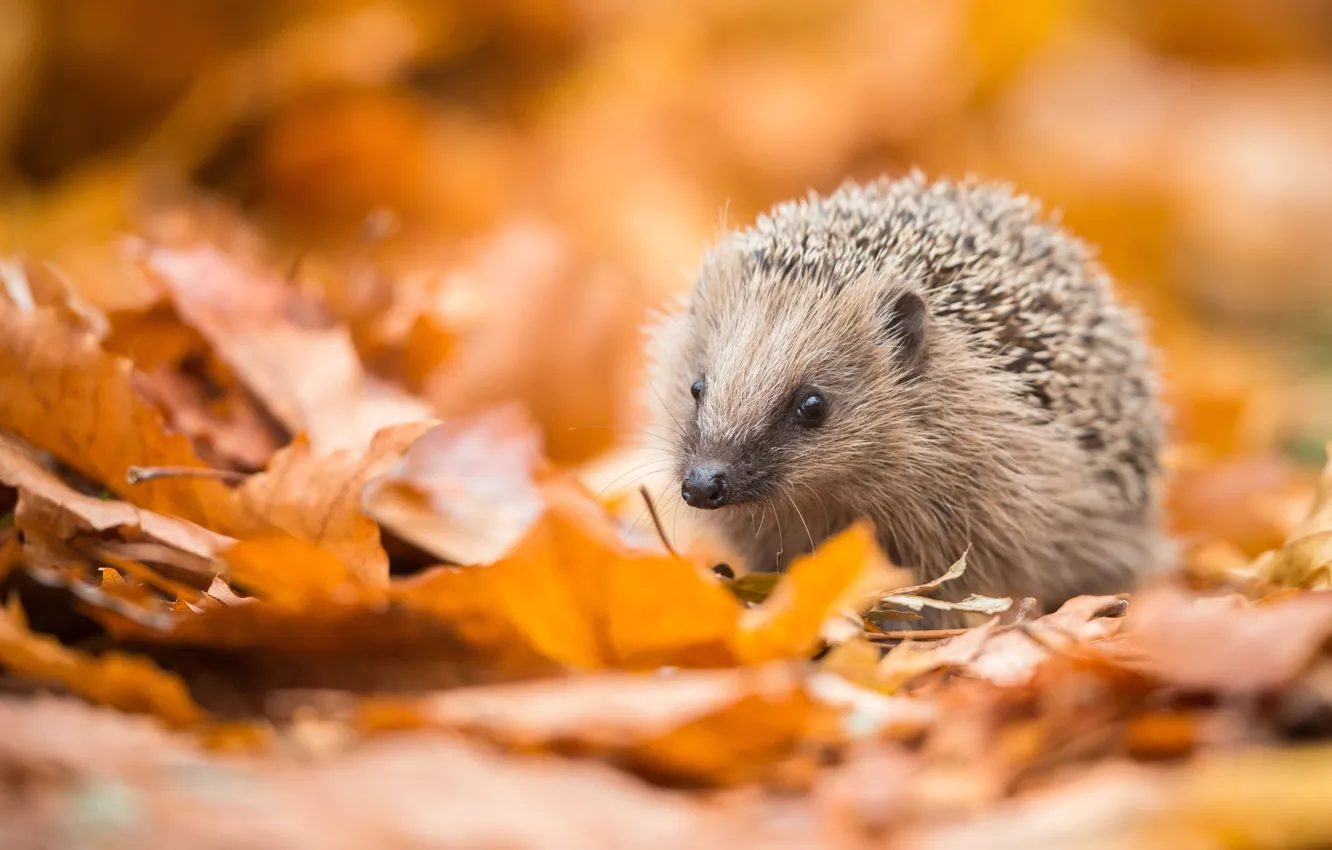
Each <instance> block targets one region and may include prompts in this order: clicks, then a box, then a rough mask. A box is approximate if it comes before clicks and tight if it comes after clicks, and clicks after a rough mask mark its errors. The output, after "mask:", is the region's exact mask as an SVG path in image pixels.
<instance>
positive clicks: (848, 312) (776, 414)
mask: <svg viewBox="0 0 1332 850" xmlns="http://www.w3.org/2000/svg"><path fill="white" fill-rule="evenodd" d="M926 318H927V316H926V309H925V304H924V302H923V300H922V299H921V297H920V295H919V294H917V292H916V291H915V290H914V289H911V288H908V287H900V288H897V287H892V286H886V285H884V284H883V283H882V282H878V283H877V284H876V282H874V281H863V282H855V283H853V284H849V285H846V286H842V287H826V286H816V285H808V286H792V285H790V284H783V283H780V282H777V281H772V280H768V281H764V280H761V279H754V280H752V281H750V282H748V283H747V284H746V285H743V286H727V287H707V288H704V289H701V290H700V291H698V292H696V294H695V300H694V302H693V303H692V304H691V306H690V311H689V315H688V316H687V317H686V328H687V329H688V336H689V339H688V340H687V342H686V344H685V345H684V346H683V349H684V354H683V357H682V360H681V362H680V364H679V365H680V367H681V368H682V369H683V371H684V375H683V376H682V377H683V378H684V380H683V381H680V383H681V385H680V386H672V387H670V388H663V387H657V388H656V389H657V391H658V392H659V393H660V392H663V391H664V392H666V393H667V394H668V395H669V397H670V402H669V403H667V407H668V409H670V410H671V411H672V417H673V419H675V420H676V421H675V422H674V423H672V424H674V425H676V426H678V428H679V431H680V434H679V441H678V446H677V449H678V452H677V454H678V457H679V468H678V474H679V476H680V481H681V489H680V493H681V497H682V499H683V500H684V502H685V503H686V504H688V505H689V506H691V507H694V508H699V509H704V510H712V509H717V508H725V507H728V506H743V505H750V506H762V505H765V504H767V503H769V502H773V501H781V502H783V503H785V502H786V501H788V500H789V501H791V502H792V503H809V502H811V501H815V502H816V501H819V500H820V497H819V495H818V494H822V493H827V492H829V491H830V490H835V491H837V492H843V491H845V490H846V489H847V487H848V486H853V485H852V484H850V482H854V481H855V480H856V479H857V476H858V475H859V474H861V473H863V471H864V469H865V465H866V464H867V463H872V462H877V461H881V460H882V455H883V453H885V452H888V453H891V452H892V450H893V434H892V433H891V428H887V429H885V423H890V422H892V421H893V419H894V417H895V416H898V417H899V419H898V421H900V415H901V414H902V413H903V412H904V410H905V408H906V407H909V404H910V402H909V395H910V393H909V385H910V384H911V383H912V382H913V381H914V379H915V378H916V377H918V376H919V374H920V368H919V367H920V366H921V365H922V361H921V357H920V355H921V353H922V351H923V348H924V344H925V330H926V328H925V324H926ZM674 374H675V375H679V374H680V373H679V372H674ZM675 380H677V381H679V378H676V379H675ZM663 402H664V403H666V401H665V399H663ZM830 482H831V483H832V484H833V486H832V487H830V486H829V484H830Z"/></svg>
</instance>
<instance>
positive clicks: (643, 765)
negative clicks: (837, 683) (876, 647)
mask: <svg viewBox="0 0 1332 850" xmlns="http://www.w3.org/2000/svg"><path fill="white" fill-rule="evenodd" d="M413 705H414V710H415V711H416V712H418V714H419V716H420V717H421V719H422V720H424V721H426V722H428V723H431V724H434V725H438V726H442V727H445V728H450V729H457V730H459V731H462V732H465V733H467V734H469V735H475V736H479V737H482V738H485V739H487V740H491V741H495V742H496V743H500V744H503V745H505V746H509V747H513V748H516V749H519V750H523V751H527V750H533V749H541V750H553V751H555V752H572V753H582V754H592V755H599V756H601V757H607V758H612V759H614V760H616V761H620V762H623V763H626V764H628V765H629V766H631V767H633V768H634V769H635V770H639V771H642V772H644V773H647V774H649V775H653V776H656V777H659V778H661V777H664V778H668V779H671V780H674V781H681V780H683V781H688V782H708V783H731V782H736V781H741V780H743V779H745V778H747V777H751V776H753V775H755V774H757V773H761V772H762V771H764V770H765V769H767V768H768V767H769V766H770V765H771V764H772V762H773V761H774V760H777V759H780V758H783V757H785V756H787V755H789V754H790V753H791V751H792V748H793V746H794V745H795V743H796V741H797V740H799V738H800V737H801V736H802V735H803V734H804V733H805V732H806V730H807V729H808V727H809V726H810V724H811V722H812V715H813V713H814V712H815V710H816V709H815V705H814V703H813V702H812V701H811V700H810V699H809V697H808V696H806V695H805V694H804V692H803V684H802V680H801V677H800V676H799V675H798V674H797V673H796V671H795V670H794V669H792V668H790V667H786V666H782V665H778V666H773V667H758V668H744V669H739V670H717V671H694V672H685V671H680V672H676V673H671V674H669V675H663V674H655V675H653V674H624V673H619V674H615V673H602V674H598V675H596V676H588V677H583V678H579V679H574V680H569V681H555V682H537V683H531V684H517V685H496V686H491V687H487V688H467V689H462V690H457V691H450V692H448V693H444V694H440V695H439V696H435V697H431V698H428V700H427V701H425V702H424V703H415V704H413ZM368 710H370V711H374V710H375V709H374V707H373V705H372V706H370V707H369V708H368Z"/></svg>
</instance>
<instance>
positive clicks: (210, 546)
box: [0, 435, 235, 576]
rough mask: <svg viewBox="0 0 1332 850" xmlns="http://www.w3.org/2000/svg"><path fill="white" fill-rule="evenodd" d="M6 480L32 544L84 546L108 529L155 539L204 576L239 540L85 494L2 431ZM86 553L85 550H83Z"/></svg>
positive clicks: (100, 541)
mask: <svg viewBox="0 0 1332 850" xmlns="http://www.w3.org/2000/svg"><path fill="white" fill-rule="evenodd" d="M0 481H3V482H4V483H5V484H8V485H9V486H11V487H15V488H17V489H18V491H19V504H18V509H17V511H16V514H15V523H16V525H17V527H18V528H20V529H22V530H23V531H24V534H25V535H26V544H27V545H28V546H30V547H31V546H42V545H44V546H46V547H48V549H49V548H50V547H52V546H54V547H58V548H60V549H62V550H63V549H64V547H66V546H71V545H72V546H75V547H76V548H78V542H79V541H83V542H84V543H87V544H91V545H105V543H106V541H107V534H108V533H115V534H117V535H119V536H120V538H121V539H123V540H127V541H140V540H144V541H150V542H153V543H157V544H161V545H162V546H164V547H166V548H169V549H171V550H174V551H176V552H178V553H180V554H181V555H183V556H184V557H172V556H170V555H166V556H165V557H166V558H167V559H169V560H170V562H171V563H172V564H173V565H175V566H178V567H180V568H182V569H184V570H186V571H193V572H197V573H199V574H200V576H209V575H211V573H212V569H211V567H212V560H213V558H214V557H215V556H216V555H217V554H218V553H219V552H221V551H222V550H223V549H225V548H226V547H228V546H230V545H231V544H232V543H233V542H235V541H233V540H232V539H231V538H228V537H224V536H222V535H220V534H215V533H214V532H211V531H209V530H207V529H204V528H200V527H199V526H197V525H194V524H192V523H189V522H186V521H184V520H180V519H176V518H174V517H168V516H162V515H160V514H156V513H153V512H151V511H147V510H143V509H141V508H137V507H135V506H134V505H132V504H129V503H127V502H118V501H108V500H104V499H98V498H96V497H93V496H85V495H83V494H82V493H79V492H77V491H75V490H74V489H72V488H70V487H69V486H68V485H67V484H65V483H64V482H62V481H61V480H60V479H59V478H57V477H56V476H55V474H54V473H52V472H51V471H49V470H47V469H45V468H44V467H42V466H41V465H40V464H39V463H38V462H37V461H36V459H35V458H33V457H32V456H30V454H29V453H28V452H27V451H26V450H25V449H24V447H22V446H21V445H19V444H18V443H17V442H15V441H14V440H12V439H10V438H8V437H5V436H4V435H0ZM81 551H82V550H81Z"/></svg>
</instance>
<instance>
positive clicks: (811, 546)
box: [785, 493, 814, 552]
mask: <svg viewBox="0 0 1332 850" xmlns="http://www.w3.org/2000/svg"><path fill="white" fill-rule="evenodd" d="M785 495H786V501H788V502H790V503H791V507H793V508H795V512H796V516H798V517H800V524H801V525H803V526H804V527H805V536H806V537H808V538H809V551H811V552H813V551H814V535H813V534H811V533H810V531H809V523H807V522H805V515H804V514H803V513H801V512H800V506H799V505H797V504H796V500H795V499H794V498H792V497H791V494H790V493H786V494H785Z"/></svg>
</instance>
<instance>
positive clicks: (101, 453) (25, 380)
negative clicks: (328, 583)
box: [0, 297, 239, 534]
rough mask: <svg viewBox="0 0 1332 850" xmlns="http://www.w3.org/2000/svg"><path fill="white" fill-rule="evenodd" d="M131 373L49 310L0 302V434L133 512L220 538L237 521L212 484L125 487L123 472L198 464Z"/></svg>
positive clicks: (166, 481)
mask: <svg viewBox="0 0 1332 850" xmlns="http://www.w3.org/2000/svg"><path fill="white" fill-rule="evenodd" d="M132 371H133V369H132V366H131V365H130V363H129V361H128V360H125V359H123V358H120V357H114V356H111V355H109V354H107V353H106V352H104V351H102V350H101V348H100V347H99V346H98V344H97V341H96V340H95V339H94V338H93V337H92V336H91V335H90V334H88V333H87V332H86V331H84V330H83V329H81V328H79V327H77V326H75V325H72V324H70V323H69V322H68V321H67V320H66V319H65V318H64V317H63V316H62V315H61V314H60V313H59V312H58V311H57V310H55V309H53V308H50V307H39V308H38V309H36V310H34V311H32V312H29V313H23V312H22V311H21V310H20V309H19V308H18V307H17V306H15V304H14V303H13V302H12V301H10V300H9V299H7V298H2V297H0V427H3V428H5V429H7V430H9V431H10V432H12V433H14V434H17V435H18V436H19V437H21V438H23V439H24V440H26V441H27V442H28V443H30V444H31V445H33V446H37V447H39V448H42V449H45V450H46V451H48V452H50V453H51V454H53V455H55V456H56V457H58V458H59V459H60V460H62V461H64V462H65V463H67V464H69V465H70V466H72V467H74V468H76V469H78V470H79V471H80V472H82V473H84V474H85V475H87V476H88V477H90V478H92V479H93V480H95V481H97V482H99V483H102V484H104V485H106V486H107V487H108V488H110V489H111V490H113V491H114V492H116V493H117V494H119V495H120V496H122V497H124V498H125V499H127V500H129V501H132V502H134V503H135V504H137V505H140V506H142V507H145V508H148V509H149V510H152V511H156V512H158V513H163V514H173V515H176V516H180V517H184V518H185V519H188V520H191V521H193V522H197V523H199V524H200V525H202V526H205V527H206V528H210V529H212V530H214V531H217V532H219V533H222V534H226V533H228V532H229V531H231V530H234V529H235V528H236V527H237V526H238V524H239V521H238V520H239V518H238V517H237V515H236V511H235V509H234V507H233V506H232V503H231V501H230V499H229V491H228V490H227V488H226V487H225V486H224V485H223V484H221V483H219V482H218V481H215V480H212V479H209V478H194V477H174V478H160V479H157V480H154V481H149V482H145V483H142V484H136V485H131V484H129V483H128V480H127V477H126V476H127V471H128V470H129V468H130V467H132V466H186V467H206V464H204V463H203V462H202V461H200V460H199V458H198V457H197V456H196V455H195V454H194V451H193V450H192V449H191V447H190V444H189V441H188V440H186V439H185V438H184V437H182V436H180V435H178V434H170V433H168V432H167V431H166V430H164V428H163V426H162V419H161V416H160V415H159V414H158V413H157V411H156V410H154V409H153V408H152V407H150V406H149V405H148V404H146V403H145V402H144V401H143V400H142V399H141V398H140V397H139V395H138V393H137V391H136V390H135V388H134V386H133V381H132Z"/></svg>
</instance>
